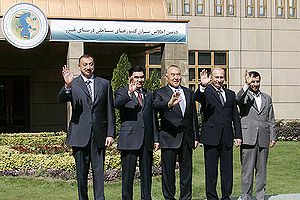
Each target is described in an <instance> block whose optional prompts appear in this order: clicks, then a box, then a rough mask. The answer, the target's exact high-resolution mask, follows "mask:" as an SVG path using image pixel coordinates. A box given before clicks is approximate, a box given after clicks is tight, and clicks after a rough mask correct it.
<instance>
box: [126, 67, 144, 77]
mask: <svg viewBox="0 0 300 200" xmlns="http://www.w3.org/2000/svg"><path fill="white" fill-rule="evenodd" d="M133 72H143V73H144V75H146V69H145V67H142V66H139V65H134V66H132V67H130V69H129V76H132V74H133Z"/></svg>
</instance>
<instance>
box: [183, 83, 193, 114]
mask: <svg viewBox="0 0 300 200" xmlns="http://www.w3.org/2000/svg"><path fill="white" fill-rule="evenodd" d="M182 89H183V93H184V96H185V111H184V116H186V112H187V110H188V102H190V101H191V95H190V93H189V92H188V90H187V89H186V88H185V87H182Z"/></svg>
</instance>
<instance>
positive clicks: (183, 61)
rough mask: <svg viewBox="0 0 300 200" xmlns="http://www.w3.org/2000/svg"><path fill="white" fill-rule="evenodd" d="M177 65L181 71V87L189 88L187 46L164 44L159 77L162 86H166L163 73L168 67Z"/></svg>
mask: <svg viewBox="0 0 300 200" xmlns="http://www.w3.org/2000/svg"><path fill="white" fill-rule="evenodd" d="M172 64H174V65H177V66H178V67H179V69H180V70H181V76H182V80H181V85H183V86H185V87H189V67H188V64H189V63H188V45H187V44H165V46H164V47H163V48H162V59H161V75H162V84H163V85H166V78H165V76H164V75H165V73H166V72H167V68H168V66H170V65H172Z"/></svg>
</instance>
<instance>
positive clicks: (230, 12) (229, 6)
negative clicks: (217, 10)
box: [227, 0, 235, 16]
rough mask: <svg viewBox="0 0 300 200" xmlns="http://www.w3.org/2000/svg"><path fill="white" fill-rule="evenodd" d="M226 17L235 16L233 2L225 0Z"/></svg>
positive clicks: (233, 0)
mask: <svg viewBox="0 0 300 200" xmlns="http://www.w3.org/2000/svg"><path fill="white" fill-rule="evenodd" d="M227 16H235V0H227Z"/></svg>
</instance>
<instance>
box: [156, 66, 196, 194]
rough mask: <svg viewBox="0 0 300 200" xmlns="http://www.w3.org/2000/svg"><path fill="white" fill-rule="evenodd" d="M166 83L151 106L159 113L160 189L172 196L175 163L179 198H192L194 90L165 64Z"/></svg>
mask: <svg viewBox="0 0 300 200" xmlns="http://www.w3.org/2000/svg"><path fill="white" fill-rule="evenodd" d="M166 79H167V81H168V85H166V86H164V87H162V88H160V89H158V90H156V91H155V92H154V102H153V107H154V109H155V110H156V111H158V112H159V116H160V118H161V126H160V133H159V144H158V143H156V145H157V146H158V145H159V146H160V147H161V161H162V191H163V195H164V198H165V199H168V200H174V199H175V197H174V196H175V190H176V189H175V166H176V157H177V156H178V161H179V167H180V197H179V199H191V198H192V149H193V148H197V146H198V141H199V129H198V120H197V113H196V106H195V101H194V99H193V91H192V90H190V89H189V88H186V87H183V86H181V85H180V83H181V71H180V69H179V68H178V67H177V66H176V65H171V66H169V67H168V70H167V73H166Z"/></svg>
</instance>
